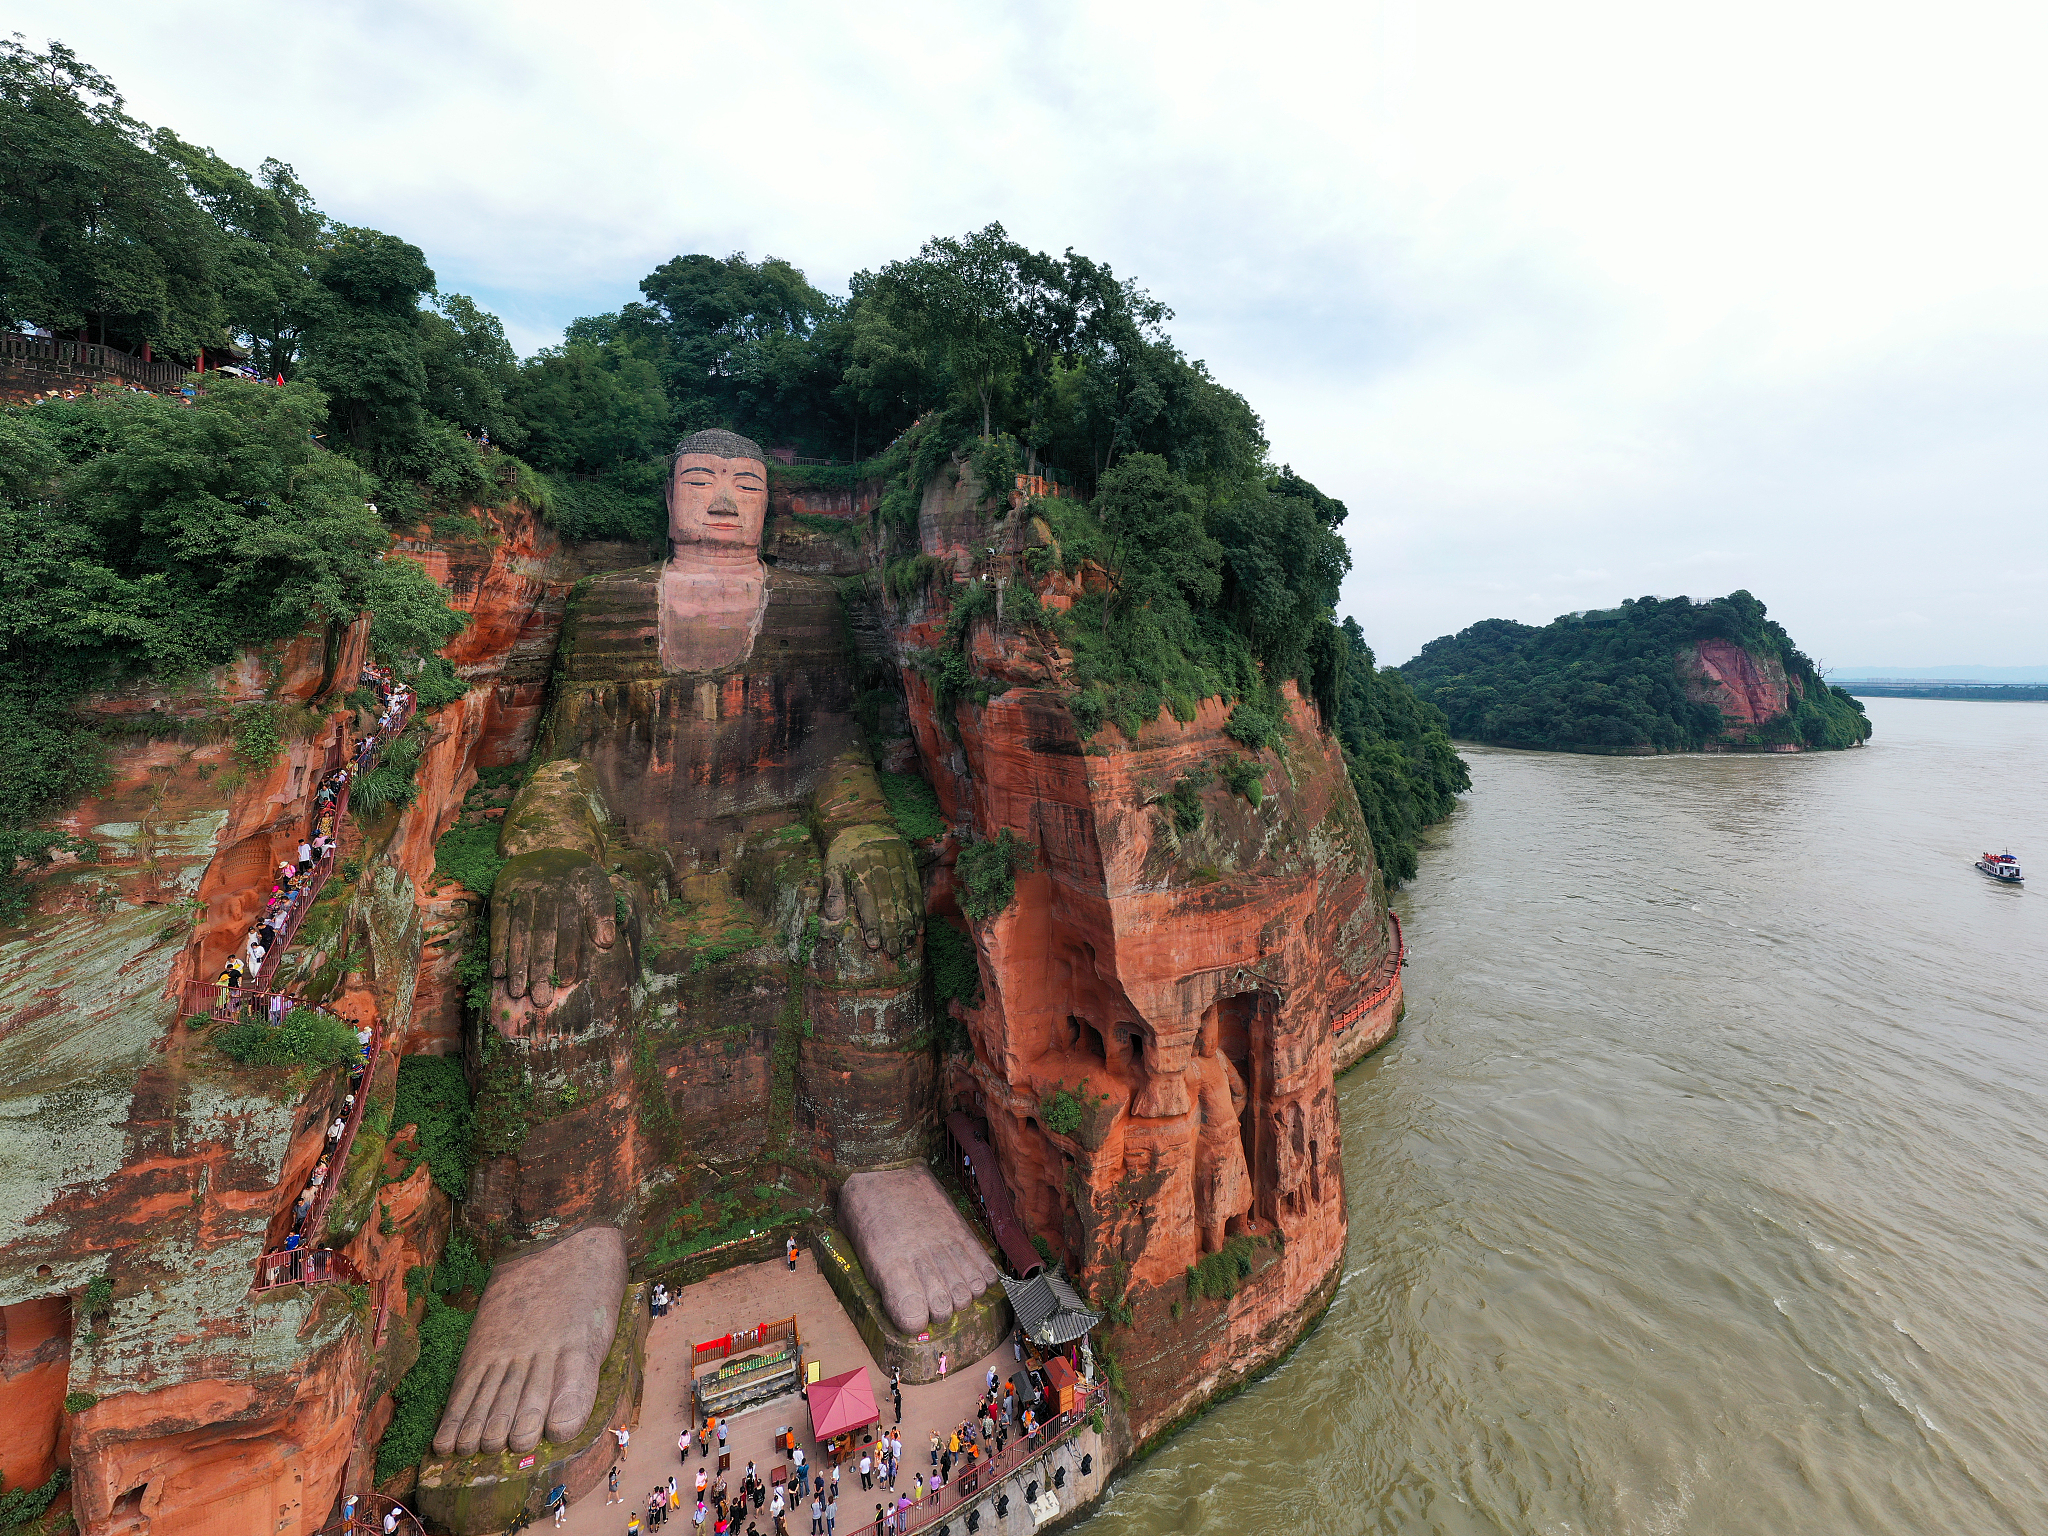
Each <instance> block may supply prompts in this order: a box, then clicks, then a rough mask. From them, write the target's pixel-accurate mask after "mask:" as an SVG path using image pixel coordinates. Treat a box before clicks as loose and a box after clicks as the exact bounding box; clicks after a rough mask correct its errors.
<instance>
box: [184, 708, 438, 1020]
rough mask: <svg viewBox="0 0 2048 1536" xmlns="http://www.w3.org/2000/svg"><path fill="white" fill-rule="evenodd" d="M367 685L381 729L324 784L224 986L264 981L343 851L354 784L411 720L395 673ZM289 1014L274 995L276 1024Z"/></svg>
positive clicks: (222, 980)
mask: <svg viewBox="0 0 2048 1536" xmlns="http://www.w3.org/2000/svg"><path fill="white" fill-rule="evenodd" d="M362 681H363V683H364V684H365V685H366V686H368V687H371V688H373V689H375V690H376V693H377V707H378V718H377V729H376V730H374V731H372V732H370V733H369V734H367V735H365V736H364V737H363V739H362V740H361V741H360V742H358V743H357V745H356V757H355V762H354V763H353V764H351V765H345V766H343V767H340V768H337V769H335V770H334V772H332V773H330V774H328V775H327V777H326V778H325V779H323V780H322V781H321V783H320V788H319V790H318V791H317V792H316V793H315V794H314V796H313V818H312V820H313V829H312V832H311V833H310V835H308V836H306V837H303V838H301V839H300V841H299V846H298V857H297V858H296V859H295V860H294V859H286V860H284V861H283V862H281V863H280V864H279V865H278V866H277V869H276V871H275V872H274V874H273V877H272V880H271V886H270V895H269V896H268V897H267V898H266V899H265V901H264V903H263V912H262V915H261V916H260V917H258V918H257V920H256V922H255V924H254V925H253V926H251V928H250V929H249V932H248V934H247V936H246V937H245V938H244V939H243V942H242V946H241V948H240V949H239V950H238V951H237V952H236V953H235V954H233V955H231V956H230V957H229V959H228V962H227V964H226V965H225V966H224V967H222V969H221V973H220V976H219V978H218V980H219V982H220V984H221V985H222V986H224V987H240V986H242V985H244V984H245V983H247V982H252V981H255V980H257V979H258V978H260V977H261V975H262V973H263V963H264V960H265V959H266V958H267V957H268V956H269V955H270V953H271V952H272V951H273V950H275V949H276V948H277V946H278V942H279V940H280V939H281V938H282V937H284V936H285V935H287V934H289V933H290V932H291V929H292V926H293V923H292V919H293V916H294V914H295V913H297V912H298V908H299V904H300V903H301V902H303V901H305V900H307V899H308V898H309V895H310V893H311V890H312V887H313V885H314V883H315V882H314V879H313V876H314V874H315V872H316V871H318V872H320V873H322V874H324V873H325V872H326V871H327V870H328V868H330V867H331V866H332V864H333V860H334V855H335V848H336V846H337V844H336V842H335V818H336V816H337V814H338V812H339V811H340V808H341V801H342V796H343V792H344V791H345V790H346V789H347V788H348V786H349V783H350V781H351V780H353V779H354V778H355V776H356V775H357V774H359V773H361V772H362V771H363V770H364V769H365V768H366V767H367V766H368V765H369V761H370V756H371V754H372V753H374V752H375V751H376V750H377V746H378V743H380V742H382V741H384V740H385V739H386V738H388V737H389V736H390V734H391V732H392V730H393V728H394V727H395V726H397V725H398V724H399V722H401V721H402V720H403V719H404V718H405V706H406V702H407V700H408V699H409V698H410V697H411V692H410V690H409V689H408V688H407V687H406V685H405V684H403V683H401V682H398V681H396V680H395V679H394V678H393V677H392V675H391V672H390V669H388V668H384V667H368V668H365V669H364V671H363V674H362ZM284 1014H285V1000H284V997H283V996H282V994H273V995H272V996H271V999H270V1014H269V1017H270V1022H271V1024H273V1025H275V1024H277V1023H279V1022H280V1021H281V1020H282V1019H283V1018H284Z"/></svg>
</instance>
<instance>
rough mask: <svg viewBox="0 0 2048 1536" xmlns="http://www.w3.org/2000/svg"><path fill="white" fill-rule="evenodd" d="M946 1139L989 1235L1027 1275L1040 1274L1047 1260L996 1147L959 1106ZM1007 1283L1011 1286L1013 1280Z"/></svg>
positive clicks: (1013, 1265)
mask: <svg viewBox="0 0 2048 1536" xmlns="http://www.w3.org/2000/svg"><path fill="white" fill-rule="evenodd" d="M946 1139H947V1140H948V1141H949V1142H951V1143H952V1145H951V1147H950V1148H949V1149H948V1150H949V1153H950V1155H951V1158H952V1163H953V1166H954V1168H955V1169H957V1170H958V1171H959V1173H960V1175H961V1178H962V1179H963V1180H964V1181H965V1183H966V1185H967V1187H968V1189H969V1190H970V1191H971V1192H972V1193H973V1195H974V1203H975V1205H976V1206H977V1207H978V1208H979V1209H980V1211H981V1219H982V1220H983V1221H984V1222H986V1223H987V1224H988V1235H989V1236H990V1237H992V1238H994V1239H995V1240H996V1246H997V1247H998V1248H1000V1249H1002V1251H1003V1259H1004V1262H1006V1263H1007V1264H1008V1265H1009V1266H1010V1268H1011V1269H1013V1270H1014V1271H1016V1272H1017V1273H1018V1274H1019V1275H1023V1276H1026V1277H1027V1278H1028V1277H1029V1276H1031V1275H1035V1274H1037V1273H1038V1272H1039V1271H1040V1270H1041V1269H1043V1268H1045V1260H1044V1259H1042V1258H1040V1257H1039V1256H1038V1250H1037V1249H1036V1248H1034V1247H1032V1246H1031V1234H1030V1233H1028V1232H1026V1231H1025V1230H1024V1223H1023V1222H1021V1221H1019V1220H1018V1219H1017V1208H1016V1206H1015V1205H1014V1204H1013V1203H1012V1202H1011V1200H1010V1186H1009V1185H1007V1184H1005V1183H1004V1182H1003V1171H1002V1169H1001V1168H999V1167H997V1166H996V1154H995V1149H994V1148H992V1147H991V1146H989V1144H988V1142H987V1141H985V1140H983V1138H982V1135H981V1132H980V1131H979V1130H977V1129H976V1128H975V1125H974V1122H973V1121H972V1120H970V1119H968V1117H967V1116H966V1115H964V1114H962V1113H961V1112H960V1111H958V1110H955V1111H954V1112H953V1113H952V1114H950V1115H948V1116H946ZM1003 1284H1004V1286H1005V1287H1006V1288H1007V1286H1008V1285H1009V1282H1008V1281H1007V1280H1006V1281H1004V1282H1003ZM1012 1299H1013V1300H1014V1299H1015V1298H1014V1297H1013V1298H1012Z"/></svg>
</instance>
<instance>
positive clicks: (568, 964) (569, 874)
mask: <svg viewBox="0 0 2048 1536" xmlns="http://www.w3.org/2000/svg"><path fill="white" fill-rule="evenodd" d="M604 825H605V807H604V802H603V800H602V799H601V798H600V797H599V795H598V793H597V788H596V782H595V779H594V778H593V776H592V774H591V771H590V768H589V766H588V765H587V764H585V763H581V762H577V761H574V760H563V761H559V762H553V763H546V764H543V765H542V766H541V767H540V768H538V769H536V770H535V771H534V774H533V777H532V778H531V779H529V780H528V781H527V784H526V786H525V788H523V789H522V790H521V791H520V793H519V798H518V799H517V800H516V801H515V802H514V803H513V806H512V809H511V811H510V813H509V814H508V815H507V816H506V818H505V830H504V833H503V835H502V836H501V837H500V839H499V851H500V852H501V853H503V854H505V855H506V862H505V867H504V868H503V870H501V871H500V873H499V875H498V882H497V885H496V886H495V888H494V889H493V891H492V893H491V975H492V977H493V978H494V979H495V980H496V981H497V983H498V990H499V992H500V997H499V1000H498V1001H499V1008H500V1010H502V1011H504V1012H508V1013H509V1014H510V1015H511V1017H510V1018H508V1019H500V1020H499V1023H500V1024H501V1025H502V1026H503V1027H504V1029H505V1032H506V1033H507V1034H524V1033H527V1032H529V1030H530V1028H531V1027H532V1026H533V1024H534V1023H535V1022H536V1020H538V1019H542V1018H547V1019H551V1020H553V1022H554V1024H555V1025H556V1027H563V1028H567V1029H568V1030H569V1031H570V1032H572V1033H580V1032H581V1031H582V1030H583V1029H584V1028H586V1027H588V1025H589V1024H590V1022H591V1021H592V1018H593V1017H594V1014H593V1010H592V1000H591V993H592V990H593V989H592V988H591V987H589V986H587V985H584V983H587V982H589V981H591V980H592V979H593V978H594V977H595V976H596V975H597V973H598V972H599V970H600V969H601V968H603V967H604V965H605V964H606V962H607V961H608V960H610V959H612V958H613V957H614V956H616V957H617V959H618V960H619V961H620V962H622V963H623V962H624V961H626V960H627V959H628V958H629V956H628V954H627V948H629V946H628V947H625V948H622V947H621V946H620V945H619V937H620V934H619V922H618V905H617V897H616V896H615V895H614V894H613V888H612V882H611V878H610V876H608V875H607V874H606V873H605V866H604V860H605V853H606V848H605V838H604ZM572 1005H573V1006H572ZM565 1008H569V1009H571V1011H573V1013H574V1014H575V1017H573V1018H568V1017H559V1018H558V1017H556V1015H558V1014H560V1013H561V1012H562V1011H563V1010H564V1009H565Z"/></svg>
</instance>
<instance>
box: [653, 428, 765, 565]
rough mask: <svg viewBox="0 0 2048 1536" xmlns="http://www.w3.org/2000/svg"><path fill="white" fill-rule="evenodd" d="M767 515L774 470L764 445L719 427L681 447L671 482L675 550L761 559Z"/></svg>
mask: <svg viewBox="0 0 2048 1536" xmlns="http://www.w3.org/2000/svg"><path fill="white" fill-rule="evenodd" d="M767 517H768V467H767V459H766V456H765V455H764V454H763V453H762V452H761V449H760V445H759V444H757V443H754V442H753V441H751V440H750V439H748V438H744V437H741V436H740V435H739V434H738V433H737V432H726V431H721V430H717V429H713V430H711V431H708V432H694V433H692V434H691V435H690V436H688V437H686V438H684V439H683V440H682V441H681V442H680V443H677V444H676V461H675V468H674V469H673V470H672V471H671V472H670V474H669V483H668V537H669V546H670V548H671V550H673V551H674V552H675V553H676V554H679V555H682V554H686V553H696V554H706V555H728V556H730V555H755V554H757V553H758V551H759V550H760V547H761V525H762V524H763V523H764V522H765V521H766V520H767Z"/></svg>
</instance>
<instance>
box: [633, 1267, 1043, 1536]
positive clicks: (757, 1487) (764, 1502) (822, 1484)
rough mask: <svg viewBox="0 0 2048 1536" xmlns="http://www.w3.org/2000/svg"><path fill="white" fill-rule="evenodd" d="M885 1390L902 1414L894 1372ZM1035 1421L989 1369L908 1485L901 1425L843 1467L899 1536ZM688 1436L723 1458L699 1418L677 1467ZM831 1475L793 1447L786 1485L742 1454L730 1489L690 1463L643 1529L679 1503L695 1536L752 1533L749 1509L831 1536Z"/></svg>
mask: <svg viewBox="0 0 2048 1536" xmlns="http://www.w3.org/2000/svg"><path fill="white" fill-rule="evenodd" d="M667 1301H668V1298H667V1297H666V1295H665V1294H661V1293H659V1292H658V1293H657V1296H656V1304H657V1305H658V1306H661V1307H662V1308H663V1310H666V1306H667ZM890 1389H891V1391H892V1393H893V1394H894V1397H895V1403H896V1411H897V1414H898V1416H899V1418H900V1416H901V1414H902V1411H903V1387H902V1382H901V1379H900V1377H899V1378H897V1379H894V1380H892V1381H891V1383H890ZM1041 1427H1042V1426H1041V1425H1040V1423H1039V1419H1038V1415H1037V1410H1036V1409H1035V1408H1034V1407H1032V1406H1029V1405H1025V1404H1022V1403H1020V1401H1019V1399H1018V1396H1017V1389H1016V1387H1015V1385H1014V1384H1012V1383H1010V1382H1005V1381H1001V1380H999V1378H998V1375H997V1373H996V1372H995V1371H994V1370H993V1369H991V1370H990V1371H989V1373H988V1383H987V1390H986V1391H985V1392H984V1393H983V1395H982V1398H981V1401H980V1403H979V1404H978V1405H977V1406H976V1408H975V1411H974V1413H973V1414H972V1415H970V1416H969V1417H968V1418H967V1419H965V1420H963V1421H962V1422H961V1423H960V1424H959V1425H958V1426H957V1427H955V1428H954V1429H953V1430H952V1431H951V1432H950V1433H949V1434H946V1435H939V1434H937V1433H934V1434H933V1435H932V1437H931V1447H930V1456H931V1468H930V1477H929V1479H927V1477H926V1474H925V1472H924V1470H922V1469H920V1470H918V1471H917V1472H915V1473H913V1474H912V1476H911V1480H910V1482H909V1483H908V1484H904V1483H903V1482H902V1475H903V1470H904V1467H903V1461H904V1450H903V1426H902V1425H901V1423H898V1424H896V1425H894V1426H893V1427H891V1428H890V1429H889V1430H888V1431H887V1432H886V1433H885V1434H883V1435H881V1436H880V1437H879V1438H878V1439H877V1440H875V1441H873V1442H871V1443H870V1444H868V1445H866V1446H863V1447H862V1448H861V1453H860V1458H859V1460H858V1462H856V1463H854V1464H853V1470H854V1472H855V1473H856V1474H857V1475H858V1477H859V1479H860V1487H861V1489H862V1491H864V1492H872V1491H874V1490H876V1489H878V1488H879V1489H883V1490H885V1491H887V1492H889V1493H891V1494H893V1495H894V1498H893V1500H891V1501H889V1502H885V1503H880V1504H877V1505H875V1514H874V1527H873V1529H874V1536H907V1533H908V1532H909V1530H910V1528H911V1526H912V1524H913V1523H914V1522H915V1521H916V1520H917V1518H918V1516H919V1515H921V1514H922V1513H923V1512H924V1506H925V1500H926V1499H927V1498H929V1499H931V1500H932V1501H933V1502H934V1504H936V1502H937V1500H938V1498H939V1495H940V1490H941V1489H943V1488H945V1487H946V1485H947V1484H948V1483H950V1482H952V1481H953V1480H954V1478H955V1477H956V1476H959V1475H961V1474H964V1473H967V1472H971V1471H973V1470H974V1469H976V1468H977V1467H979V1466H980V1465H982V1463H983V1462H984V1461H986V1462H990V1463H995V1462H999V1461H1000V1460H1001V1458H1002V1456H1003V1454H1004V1451H1005V1450H1006V1449H1007V1447H1008V1445H1009V1441H1010V1439H1011V1437H1012V1436H1015V1435H1021V1436H1023V1437H1024V1440H1025V1442H1026V1444H1028V1445H1034V1446H1035V1445H1036V1444H1037V1442H1038V1435H1039V1431H1040V1429H1041ZM614 1433H615V1434H616V1433H617V1431H614ZM693 1439H694V1441H695V1449H696V1452H697V1455H698V1456H699V1457H700V1458H707V1459H708V1457H709V1456H710V1454H711V1448H712V1446H713V1445H714V1444H715V1445H716V1446H717V1447H718V1450H719V1453H720V1455H719V1460H720V1462H721V1464H722V1463H723V1461H724V1451H725V1446H726V1426H725V1425H724V1424H723V1423H722V1422H720V1421H719V1420H717V1419H715V1418H714V1419H707V1420H705V1421H704V1423H703V1424H702V1425H701V1426H700V1427H699V1428H698V1429H697V1431H696V1432H695V1434H694V1436H693V1435H692V1434H691V1433H690V1432H688V1431H685V1432H684V1433H683V1435H682V1436H681V1437H680V1438H679V1439H678V1440H677V1442H676V1449H677V1451H678V1452H679V1453H680V1454H681V1456H682V1460H683V1464H684V1465H685V1467H687V1466H688V1465H689V1458H690V1451H691V1449H692V1440H693ZM839 1477H840V1469H839V1467H838V1466H837V1465H836V1464H835V1465H833V1466H832V1467H830V1468H829V1469H828V1470H821V1471H818V1472H817V1473H816V1474H815V1475H814V1474H813V1471H812V1469H811V1467H810V1466H809V1465H808V1464H807V1463H806V1461H805V1458H804V1450H803V1447H802V1446H796V1447H794V1448H793V1449H792V1450H791V1452H790V1468H789V1476H788V1479H787V1481H786V1482H785V1481H782V1480H779V1479H771V1478H765V1477H763V1476H762V1475H761V1473H760V1471H759V1470H758V1469H757V1468H756V1467H755V1465H754V1463H752V1462H751V1461H750V1462H748V1463H747V1469H746V1471H745V1472H744V1473H743V1474H741V1476H740V1479H739V1483H738V1486H737V1488H735V1487H733V1486H732V1485H731V1484H730V1483H729V1482H728V1481H727V1479H726V1478H725V1477H723V1476H714V1475H713V1474H712V1473H710V1472H709V1471H708V1470H707V1468H706V1467H705V1466H703V1465H700V1466H699V1467H698V1468H697V1470H696V1472H695V1474H694V1481H693V1485H692V1486H691V1487H690V1488H688V1489H685V1488H684V1487H683V1486H682V1485H681V1484H680V1483H679V1482H678V1481H677V1479H676V1478H674V1477H671V1478H669V1480H668V1481H667V1483H665V1484H659V1483H658V1484H656V1485H655V1487H654V1489H653V1491H652V1492H650V1493H649V1494H648V1496H647V1514H646V1525H645V1529H647V1530H650V1531H651V1530H653V1529H655V1528H656V1527H658V1526H661V1525H664V1524H666V1523H667V1521H668V1520H669V1518H670V1517H671V1516H674V1515H680V1514H681V1513H682V1511H683V1509H684V1507H685V1503H686V1501H687V1502H688V1503H689V1505H690V1512H691V1520H692V1524H693V1527H694V1536H705V1533H709V1536H742V1531H743V1530H744V1536H762V1533H761V1529H760V1527H759V1526H758V1525H757V1524H755V1523H754V1522H753V1520H751V1519H750V1518H749V1515H750V1513H752V1514H760V1515H763V1516H765V1517H766V1518H767V1520H768V1521H769V1524H770V1527H771V1529H772V1531H773V1533H774V1536H790V1533H791V1531H792V1529H794V1527H793V1525H792V1522H793V1521H800V1520H802V1519H803V1518H804V1516H805V1515H808V1516H809V1519H810V1533H811V1536H837V1530H838V1524H839ZM605 1502H606V1503H617V1504H626V1503H629V1502H630V1501H629V1499H628V1498H627V1497H626V1496H625V1495H623V1494H621V1492H620V1491H619V1469H618V1467H617V1466H616V1465H614V1466H613V1467H612V1470H611V1479H610V1490H609V1497H608V1498H607V1499H606V1501H605ZM640 1522H641V1516H640V1515H639V1513H638V1512H637V1511H635V1512H634V1514H633V1515H632V1517H631V1519H630V1521H629V1523H628V1525H627V1530H628V1531H629V1532H637V1531H639V1530H641V1529H642V1526H641V1523H640ZM861 1523H862V1525H863V1526H865V1524H866V1522H865V1521H863V1522H861Z"/></svg>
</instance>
